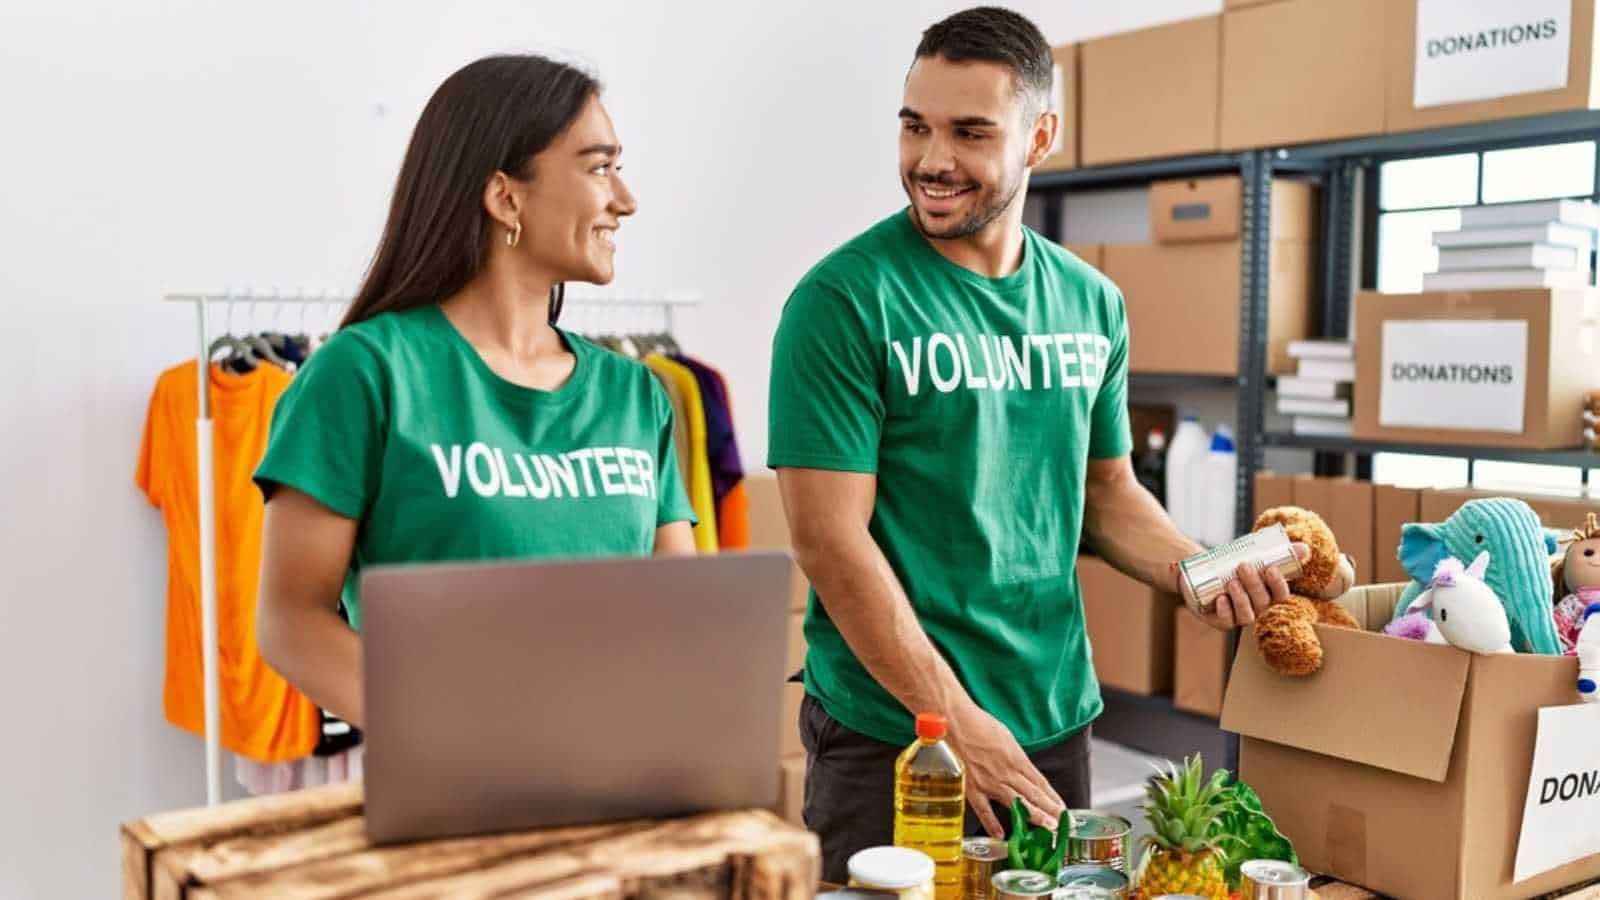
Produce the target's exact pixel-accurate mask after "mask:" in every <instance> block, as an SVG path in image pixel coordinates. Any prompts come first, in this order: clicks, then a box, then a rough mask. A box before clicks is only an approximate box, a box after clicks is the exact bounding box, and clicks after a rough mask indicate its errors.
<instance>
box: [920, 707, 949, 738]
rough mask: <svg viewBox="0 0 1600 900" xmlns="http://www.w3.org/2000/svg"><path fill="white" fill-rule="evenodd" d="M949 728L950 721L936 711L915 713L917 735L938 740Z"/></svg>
mask: <svg viewBox="0 0 1600 900" xmlns="http://www.w3.org/2000/svg"><path fill="white" fill-rule="evenodd" d="M949 730H950V723H949V722H948V721H946V720H945V717H944V716H941V715H939V714H938V713H918V714H917V737H919V738H927V739H929V740H938V739H939V738H942V737H944V735H945V732H947V731H949Z"/></svg>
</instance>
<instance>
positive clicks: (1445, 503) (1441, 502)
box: [1416, 489, 1600, 531]
mask: <svg viewBox="0 0 1600 900" xmlns="http://www.w3.org/2000/svg"><path fill="white" fill-rule="evenodd" d="M1480 497H1515V498H1517V499H1518V500H1522V501H1524V502H1525V503H1527V504H1528V505H1529V506H1531V507H1533V511H1534V512H1535V513H1537V514H1538V516H1539V521H1540V522H1541V523H1543V524H1544V527H1546V528H1554V529H1556V530H1557V531H1570V530H1571V529H1573V528H1577V527H1579V526H1580V525H1582V524H1583V520H1584V517H1585V516H1587V515H1588V514H1589V513H1591V512H1593V513H1600V497H1560V496H1552V495H1549V494H1518V493H1512V492H1509V491H1476V490H1467V489H1461V490H1451V491H1423V492H1422V503H1421V510H1420V513H1421V518H1419V519H1417V520H1416V521H1418V522H1443V521H1444V520H1445V519H1448V518H1450V517H1451V516H1452V515H1454V514H1455V511H1456V510H1458V509H1460V508H1461V505H1462V504H1463V503H1466V502H1467V501H1468V500H1475V499H1477V498H1480Z"/></svg>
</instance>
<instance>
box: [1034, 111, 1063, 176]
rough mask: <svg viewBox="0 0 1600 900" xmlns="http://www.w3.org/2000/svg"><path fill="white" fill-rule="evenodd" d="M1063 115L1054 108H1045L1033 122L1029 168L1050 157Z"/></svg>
mask: <svg viewBox="0 0 1600 900" xmlns="http://www.w3.org/2000/svg"><path fill="white" fill-rule="evenodd" d="M1061 127H1062V126H1061V116H1060V114H1058V113H1057V112H1056V111H1055V110H1053V109H1048V108H1047V109H1045V110H1044V112H1041V113H1039V117H1038V119H1037V120H1035V122H1034V123H1033V131H1032V132H1031V133H1030V137H1029V140H1028V162H1027V165H1028V168H1030V169H1032V168H1034V167H1035V166H1038V165H1039V164H1040V163H1042V162H1044V161H1045V160H1046V159H1048V158H1049V157H1050V156H1051V155H1052V154H1051V150H1053V149H1054V148H1055V145H1056V134H1057V133H1058V132H1059V131H1060V129H1061Z"/></svg>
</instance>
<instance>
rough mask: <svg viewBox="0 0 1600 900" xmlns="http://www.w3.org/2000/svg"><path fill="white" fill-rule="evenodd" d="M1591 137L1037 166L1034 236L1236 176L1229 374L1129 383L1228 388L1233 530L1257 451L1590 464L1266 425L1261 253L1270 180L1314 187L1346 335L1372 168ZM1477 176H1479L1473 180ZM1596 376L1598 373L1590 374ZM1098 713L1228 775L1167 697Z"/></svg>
mask: <svg viewBox="0 0 1600 900" xmlns="http://www.w3.org/2000/svg"><path fill="white" fill-rule="evenodd" d="M1577 140H1596V141H1600V111H1586V112H1568V113H1557V114H1553V115H1545V116H1535V117H1529V118H1523V119H1513V120H1505V121H1496V122H1487V123H1481V124H1472V125H1464V126H1459V127H1452V128H1441V129H1433V130H1429V131H1420V132H1410V133H1405V134H1395V135H1380V136H1374V137H1370V138H1361V139H1357V140H1347V141H1338V142H1332V143H1326V144H1317V145H1307V146H1297V147H1292V148H1282V149H1278V148H1274V149H1270V150H1255V151H1247V152H1241V153H1225V154H1206V155H1200V156H1192V157H1185V158H1179V159H1161V160H1152V161H1148V162H1137V163H1129V164H1125V165H1113V166H1101V167H1091V168H1083V169H1075V170H1071V171H1066V172H1052V173H1042V174H1038V175H1035V176H1034V177H1033V180H1032V183H1031V184H1030V190H1031V191H1032V192H1033V193H1034V194H1035V195H1038V196H1041V197H1043V198H1044V200H1045V203H1044V226H1045V233H1046V234H1047V235H1050V236H1052V237H1054V238H1056V239H1060V238H1061V237H1062V234H1061V231H1062V221H1063V215H1062V210H1063V204H1064V201H1065V198H1066V197H1068V196H1069V195H1071V194H1072V193H1075V192H1081V191H1090V190H1105V189H1111V188H1119V187H1130V186H1135V185H1142V184H1148V183H1149V182H1151V181H1156V180H1160V179H1165V178H1183V177H1193V176H1201V175H1217V174H1237V175H1239V176H1241V179H1242V181H1243V210H1242V217H1241V221H1240V238H1241V244H1242V248H1241V249H1242V252H1241V271H1240V297H1239V325H1240V328H1239V337H1240V341H1239V371H1238V375H1237V376H1200V375H1195V376H1190V375H1157V374H1140V373H1133V374H1131V375H1130V376H1129V382H1130V384H1131V385H1133V386H1136V387H1144V388H1150V389H1160V388H1173V389H1178V388H1206V389H1212V390H1233V391H1235V403H1236V410H1237V419H1236V445H1237V448H1238V453H1239V467H1238V479H1237V484H1236V498H1237V501H1236V506H1235V510H1234V519H1235V523H1236V526H1237V528H1238V529H1239V530H1240V531H1243V530H1245V529H1247V528H1248V526H1249V525H1250V523H1251V522H1252V521H1253V519H1254V509H1255V476H1256V473H1257V472H1259V471H1260V470H1261V468H1262V455H1263V451H1264V450H1265V449H1267V448H1273V449H1291V450H1305V451H1309V452H1311V453H1312V454H1313V456H1312V468H1313V471H1315V472H1316V473H1317V474H1323V475H1328V474H1341V473H1344V472H1346V471H1350V470H1351V467H1352V464H1353V474H1356V475H1358V476H1360V477H1370V475H1371V460H1372V456H1373V454H1376V453H1407V454H1418V455H1429V456H1446V457H1454V458H1465V459H1467V460H1468V465H1469V468H1470V466H1471V465H1472V463H1473V462H1474V461H1477V460H1495V461H1500V460H1504V461H1514V462H1528V463H1542V464H1546V465H1559V466H1573V467H1578V468H1580V469H1581V470H1584V471H1585V472H1587V470H1588V469H1600V453H1596V452H1590V451H1584V450H1576V449H1574V450H1556V451H1530V450H1516V449H1506V448H1494V447H1472V446H1444V445H1435V444H1411V443H1403V442H1373V441H1358V440H1351V439H1344V438H1325V437H1308V436H1299V435H1291V434H1281V433H1276V432H1268V431H1266V430H1265V422H1264V419H1265V411H1266V404H1267V399H1268V396H1267V395H1268V392H1269V390H1271V389H1272V387H1273V386H1274V385H1273V379H1272V378H1271V377H1270V376H1269V375H1267V373H1266V371H1265V366H1266V356H1267V330H1266V324H1267V323H1266V315H1267V262H1268V260H1267V250H1268V246H1269V243H1268V242H1269V241H1270V235H1271V227H1270V226H1271V223H1270V221H1269V215H1270V208H1271V207H1270V203H1269V202H1268V198H1269V191H1270V188H1271V184H1272V179H1273V178H1274V177H1275V176H1279V175H1294V176H1299V177H1305V178H1310V179H1314V180H1316V181H1317V182H1318V183H1319V184H1320V186H1321V199H1322V210H1321V228H1320V234H1319V239H1320V252H1319V254H1318V255H1319V265H1320V269H1319V282H1318V286H1319V294H1320V296H1319V298H1318V299H1319V316H1318V318H1317V321H1318V324H1319V326H1320V336H1322V337H1326V338H1334V339H1344V338H1348V337H1349V327H1350V312H1351V306H1352V302H1353V299H1354V296H1355V293H1356V290H1357V287H1358V286H1359V287H1361V288H1364V289H1372V288H1375V287H1376V285H1377V250H1378V243H1377V238H1378V235H1377V220H1378V215H1379V212H1380V210H1379V208H1378V199H1377V198H1378V188H1379V184H1378V182H1379V173H1380V169H1379V167H1380V166H1381V165H1382V164H1383V163H1385V162H1388V161H1391V160H1396V159H1405V158H1408V157H1416V156H1431V155H1435V154H1443V153H1451V152H1473V151H1485V150H1497V149H1506V148H1511V147H1519V146H1528V145H1534V144H1543V143H1556V142H1561V141H1577ZM1596 157H1597V165H1596V172H1595V186H1594V198H1595V200H1596V201H1597V202H1600V153H1597V154H1596ZM1480 177H1481V175H1480ZM1597 383H1600V373H1597ZM1104 694H1105V699H1106V713H1105V715H1103V716H1102V718H1101V720H1100V721H1099V722H1098V723H1097V724H1096V732H1097V734H1099V735H1101V736H1102V737H1107V738H1109V739H1111V740H1115V741H1119V742H1121V743H1124V744H1127V745H1129V746H1134V747H1138V748H1140V749H1143V750H1145V751H1146V752H1152V753H1158V754H1162V755H1166V756H1169V757H1170V756H1173V755H1176V754H1179V753H1182V752H1185V750H1186V749H1187V750H1191V751H1192V750H1195V749H1203V750H1205V752H1206V753H1207V757H1208V758H1211V756H1210V754H1211V753H1213V752H1216V750H1217V749H1220V750H1221V751H1222V753H1221V758H1222V761H1223V765H1224V766H1226V767H1228V768H1230V769H1235V770H1237V766H1238V739H1237V737H1236V736H1234V735H1229V734H1226V733H1224V732H1222V731H1220V729H1218V728H1216V726H1215V725H1214V724H1212V723H1210V722H1209V721H1204V720H1199V719H1197V717H1194V716H1188V715H1186V714H1183V713H1179V712H1177V711H1176V710H1174V709H1173V708H1172V705H1171V702H1170V700H1167V699H1163V698H1147V697H1135V696H1133V695H1127V694H1121V693H1119V692H1115V691H1105V692H1104Z"/></svg>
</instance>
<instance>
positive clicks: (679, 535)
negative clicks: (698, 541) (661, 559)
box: [656, 522, 695, 556]
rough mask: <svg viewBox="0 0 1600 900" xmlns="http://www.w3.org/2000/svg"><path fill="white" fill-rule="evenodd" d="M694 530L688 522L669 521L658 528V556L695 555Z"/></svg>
mask: <svg viewBox="0 0 1600 900" xmlns="http://www.w3.org/2000/svg"><path fill="white" fill-rule="evenodd" d="M694 554H695V547H694V531H693V529H692V528H690V526H689V523H688V522H668V523H667V524H665V525H663V526H661V527H660V528H657V529H656V555H657V556H693V555H694Z"/></svg>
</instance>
